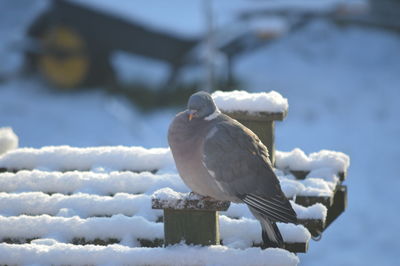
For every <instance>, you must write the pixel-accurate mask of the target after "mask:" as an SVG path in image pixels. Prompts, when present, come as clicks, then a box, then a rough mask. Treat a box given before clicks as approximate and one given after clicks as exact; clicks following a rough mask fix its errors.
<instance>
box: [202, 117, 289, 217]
mask: <svg viewBox="0 0 400 266" xmlns="http://www.w3.org/2000/svg"><path fill="white" fill-rule="evenodd" d="M203 164H204V166H205V167H206V168H207V170H208V171H209V172H210V173H212V175H213V176H214V177H215V179H216V181H217V182H218V185H219V186H220V188H222V189H223V191H224V192H225V193H228V194H229V195H232V196H236V197H238V198H240V199H242V200H243V201H244V202H245V203H246V204H248V205H249V206H251V207H253V208H254V209H255V210H257V211H259V212H260V213H261V214H264V215H266V216H267V217H269V218H270V219H271V220H273V221H282V222H296V214H295V212H294V211H293V209H292V207H291V205H290V203H289V201H288V200H287V199H286V197H285V195H284V194H283V192H282V190H281V188H280V184H279V180H278V179H277V177H276V175H275V173H274V172H273V170H272V167H271V165H270V161H269V158H268V150H267V148H266V147H265V146H264V145H263V144H262V143H261V141H260V140H259V138H258V137H257V136H256V135H255V134H254V133H253V132H252V131H250V130H249V129H247V128H246V127H244V126H242V125H241V124H240V123H238V122H237V121H236V120H233V119H230V118H227V119H224V120H222V121H220V122H218V123H216V124H215V125H214V127H213V128H212V129H211V130H210V131H209V134H208V135H207V136H206V138H205V141H204V146H203Z"/></svg>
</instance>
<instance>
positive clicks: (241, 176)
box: [168, 92, 297, 247]
mask: <svg viewBox="0 0 400 266" xmlns="http://www.w3.org/2000/svg"><path fill="white" fill-rule="evenodd" d="M168 142H169V145H170V147H171V151H172V154H173V157H174V160H175V163H176V166H177V169H178V172H179V174H180V176H181V177H182V179H183V181H184V182H185V184H186V185H187V186H188V187H189V188H190V189H192V190H193V191H194V192H196V193H198V194H201V195H203V196H209V197H212V198H215V199H217V200H225V201H232V202H237V203H246V204H247V205H248V207H249V209H250V211H251V212H252V213H253V215H254V216H255V217H256V218H257V219H258V220H259V221H260V224H261V227H262V238H263V240H264V244H265V246H274V247H283V239H282V236H281V234H280V232H279V229H278V227H277V226H276V223H275V222H285V223H296V222H297V218H296V213H295V212H294V210H293V209H292V206H291V205H290V203H289V201H288V200H287V199H286V197H285V195H284V194H283V192H282V190H281V187H280V184H279V180H278V178H277V177H276V175H275V173H274V172H273V170H272V166H271V162H270V160H269V157H268V150H267V148H266V147H265V146H264V145H263V144H262V143H261V141H260V140H259V138H258V137H257V136H256V135H255V134H254V133H253V132H252V131H251V130H250V129H248V128H246V127H245V126H243V125H242V124H240V123H239V122H238V121H236V120H234V119H232V118H230V117H229V116H227V115H224V114H222V113H221V112H220V111H219V110H218V108H217V107H216V105H215V103H214V101H213V99H212V98H211V96H210V95H209V94H208V93H206V92H198V93H195V94H193V95H192V96H191V97H190V98H189V101H188V109H187V110H185V111H184V112H181V113H179V114H177V115H176V117H175V119H174V120H173V122H172V123H171V125H170V127H169V131H168Z"/></svg>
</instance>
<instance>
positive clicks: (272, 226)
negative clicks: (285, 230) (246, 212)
mask: <svg viewBox="0 0 400 266" xmlns="http://www.w3.org/2000/svg"><path fill="white" fill-rule="evenodd" d="M249 209H250V211H251V212H252V213H253V215H254V216H255V217H256V218H257V220H258V221H259V222H260V224H261V229H262V235H261V236H262V240H263V247H264V248H268V247H275V248H284V242H283V238H282V235H281V232H280V231H279V229H278V226H277V225H276V223H275V222H272V221H271V220H270V219H268V217H266V216H265V215H262V214H261V213H259V212H258V211H257V210H255V209H253V208H252V207H250V206H249Z"/></svg>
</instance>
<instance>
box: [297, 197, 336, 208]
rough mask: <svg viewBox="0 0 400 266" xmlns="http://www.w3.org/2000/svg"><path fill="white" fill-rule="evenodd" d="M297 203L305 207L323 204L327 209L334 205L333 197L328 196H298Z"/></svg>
mask: <svg viewBox="0 0 400 266" xmlns="http://www.w3.org/2000/svg"><path fill="white" fill-rule="evenodd" d="M295 202H296V203H297V204H299V205H302V206H304V207H308V206H312V205H314V204H316V203H322V204H323V205H325V206H326V207H327V208H329V207H330V206H331V205H332V204H333V195H332V196H331V197H328V196H302V195H297V196H296V200H295Z"/></svg>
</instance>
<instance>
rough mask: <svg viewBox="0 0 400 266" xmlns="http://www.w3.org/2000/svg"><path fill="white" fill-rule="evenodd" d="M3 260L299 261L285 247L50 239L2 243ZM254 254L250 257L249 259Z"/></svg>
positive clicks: (134, 262) (83, 262) (122, 262)
mask: <svg viewBox="0 0 400 266" xmlns="http://www.w3.org/2000/svg"><path fill="white" fill-rule="evenodd" d="M0 257H1V258H2V263H4V264H18V265H26V264H29V265H31V264H33V263H39V264H41V265H43V264H46V265H52V264H62V265H221V266H223V265H232V266H235V265H249V266H251V265H264V266H267V265H282V266H292V265H297V264H298V263H299V259H298V257H297V256H296V255H295V254H293V253H290V252H288V251H286V250H283V249H274V248H270V249H266V250H261V249H260V248H248V249H243V250H242V249H234V248H229V247H226V246H209V247H200V246H187V245H175V246H169V247H166V248H130V247H126V246H122V245H109V246H95V245H85V246H76V245H71V244H64V243H57V242H54V241H51V240H46V241H38V240H35V241H34V242H33V245H29V244H23V245H12V244H0ZM249 258H251V260H249Z"/></svg>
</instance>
